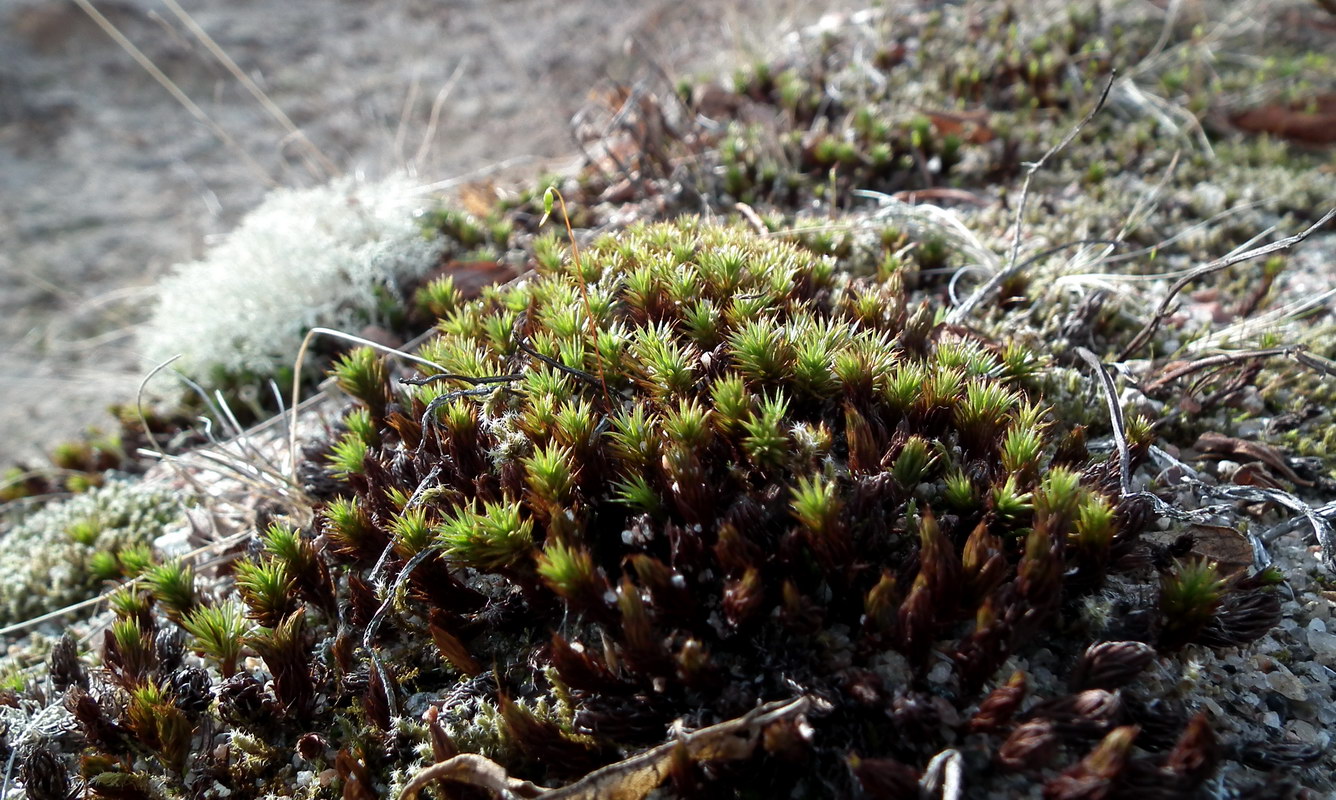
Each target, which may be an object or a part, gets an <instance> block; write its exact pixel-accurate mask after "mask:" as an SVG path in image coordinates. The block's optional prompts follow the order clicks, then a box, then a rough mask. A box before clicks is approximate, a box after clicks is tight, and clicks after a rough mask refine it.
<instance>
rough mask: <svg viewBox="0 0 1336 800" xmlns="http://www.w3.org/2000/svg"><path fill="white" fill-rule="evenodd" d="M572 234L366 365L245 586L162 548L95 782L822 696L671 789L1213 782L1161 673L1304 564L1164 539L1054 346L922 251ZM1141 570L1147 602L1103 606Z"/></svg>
mask: <svg viewBox="0 0 1336 800" xmlns="http://www.w3.org/2000/svg"><path fill="white" fill-rule="evenodd" d="M536 252H537V272H536V274H535V275H534V276H533V277H531V278H528V279H526V280H523V281H521V282H518V283H516V284H513V285H510V286H508V287H506V288H504V289H492V290H488V291H487V292H486V293H485V294H484V296H483V297H482V298H481V299H479V300H477V301H473V302H469V303H462V304H459V305H458V306H456V307H455V308H454V309H453V310H451V311H450V312H449V313H448V314H447V315H446V316H445V317H444V318H443V319H442V320H441V321H440V323H439V325H438V329H439V331H440V335H439V336H438V338H436V339H434V340H432V341H431V342H429V343H428V344H427V345H426V346H425V347H424V349H423V350H422V352H421V355H422V356H423V357H425V358H427V359H428V360H430V361H432V362H434V363H435V364H437V365H438V366H439V371H437V370H435V369H427V370H426V371H425V374H423V375H421V376H420V377H415V378H405V379H402V380H394V379H393V374H392V369H391V367H390V365H389V364H387V363H385V362H384V361H382V360H380V359H378V358H376V357H374V356H373V355H371V354H370V353H369V351H358V352H355V353H353V354H351V355H350V356H349V357H348V358H346V359H345V360H344V361H343V362H341V363H340V364H339V365H338V366H337V367H336V369H335V373H334V374H335V376H336V377H337V378H338V380H339V382H340V384H341V385H342V386H343V387H344V388H345V389H346V390H348V391H349V392H350V393H352V394H353V395H355V396H356V397H357V398H358V399H359V401H360V403H359V405H358V406H357V407H356V408H354V409H353V410H351V411H350V412H349V413H348V414H347V416H346V418H345V426H346V433H344V434H342V435H341V437H340V438H339V439H338V440H337V441H332V442H330V444H329V451H330V452H329V455H328V456H327V458H328V467H327V470H328V473H329V474H328V475H326V476H325V479H323V480H322V481H320V482H319V484H318V485H315V484H313V485H311V486H309V487H308V489H309V490H310V491H312V492H314V493H317V494H321V493H323V494H324V495H325V497H326V499H325V501H324V504H323V510H322V512H321V514H320V520H319V522H318V523H317V524H316V526H315V527H313V528H312V529H310V530H294V529H292V528H287V527H284V526H283V525H281V524H280V525H275V526H272V527H270V528H269V529H268V530H267V531H265V532H264V533H263V534H261V536H260V537H259V540H258V546H257V548H256V549H255V551H254V552H253V553H252V554H251V555H250V556H248V557H246V558H244V559H243V560H242V561H240V562H238V563H237V564H236V566H235V567H234V569H233V571H232V575H231V578H230V580H227V579H225V580H224V581H223V582H222V583H219V584H217V585H216V586H215V587H214V588H213V589H212V590H210V589H208V588H207V587H205V586H202V585H201V586H196V581H195V578H194V576H193V575H192V574H191V572H190V570H188V569H184V568H181V567H177V566H173V565H164V566H159V567H156V568H153V569H152V570H150V573H151V574H148V575H147V578H146V582H147V585H148V588H149V589H150V590H151V591H150V592H149V593H144V594H137V595H136V594H133V593H129V594H125V593H122V594H123V595H124V596H122V597H120V598H119V599H118V600H117V601H116V602H115V603H114V604H113V607H114V608H115V609H116V612H117V616H118V619H117V621H116V622H114V623H113V624H112V626H111V628H110V630H109V631H108V633H107V634H106V642H105V644H104V646H103V663H104V666H105V670H104V671H103V672H101V673H90V674H86V673H85V672H84V671H83V670H82V668H80V667H79V666H78V665H77V658H76V657H75V656H74V654H73V653H72V652H69V653H64V654H62V655H61V656H60V657H61V659H63V662H62V664H61V665H60V667H59V668H58V669H57V668H56V666H55V664H54V662H53V675H54V674H61V675H65V676H67V677H66V678H64V679H63V680H64V681H65V682H66V683H67V684H68V685H69V686H73V687H74V689H73V690H72V692H73V693H72V694H71V695H70V697H71V698H73V699H72V700H71V701H70V704H69V708H70V710H71V713H72V715H73V717H74V720H75V721H76V729H77V732H76V733H75V734H73V737H74V739H75V741H79V742H82V746H83V748H84V755H83V760H82V762H81V763H82V767H81V768H80V769H81V771H82V774H83V777H84V778H85V779H86V780H87V784H88V786H89V787H90V788H91V789H92V790H93V791H94V792H95V793H97V794H99V795H100V796H123V795H120V794H116V792H124V791H132V793H133V794H132V796H137V797H138V796H158V795H165V796H173V795H177V794H180V793H187V792H189V793H200V792H204V793H209V792H217V791H221V790H222V789H223V788H225V789H226V790H227V791H228V792H229V796H232V797H252V796H255V797H259V796H265V795H269V794H289V793H293V792H295V793H296V794H298V795H300V796H312V797H316V796H329V795H331V793H333V792H334V789H333V788H323V789H322V788H320V786H319V785H318V784H314V783H312V782H311V781H310V774H311V773H307V777H306V778H301V775H302V772H301V770H302V767H301V766H300V765H297V766H294V764H293V763H289V761H288V760H287V758H286V756H285V757H284V758H282V759H278V758H276V757H277V756H278V755H279V754H288V753H292V752H296V753H300V754H301V759H302V760H304V761H305V762H308V763H309V765H310V766H309V769H311V770H319V769H323V768H324V767H325V765H333V767H334V769H335V770H336V772H337V774H338V775H340V777H341V779H342V783H341V785H342V786H344V787H345V791H346V787H348V786H350V785H353V784H361V785H363V786H368V785H369V786H370V787H372V788H373V789H374V790H375V791H385V790H391V791H394V790H396V787H400V786H403V785H404V784H405V783H406V782H407V780H408V778H409V776H410V775H411V774H413V773H414V772H415V771H417V770H419V769H421V768H423V767H425V766H426V765H429V764H430V763H432V761H433V760H439V759H441V758H445V757H448V756H450V755H452V754H455V753H459V752H477V753H480V754H481V755H483V756H485V757H487V758H490V759H494V760H496V761H497V762H499V763H500V764H502V765H503V766H504V767H505V768H507V769H508V770H510V771H511V773H512V774H513V775H517V776H521V777H524V778H529V779H532V780H536V781H539V782H546V783H555V784H563V783H568V782H570V781H573V780H576V779H578V778H580V776H582V775H585V774H586V773H588V772H590V771H591V770H594V769H595V768H598V767H602V766H604V765H608V764H610V763H613V762H616V761H617V760H618V759H619V758H622V757H625V756H626V755H628V754H631V753H635V752H638V751H640V750H643V749H645V748H647V747H651V746H653V745H657V744H661V743H663V742H665V741H666V738H665V737H666V732H667V731H668V729H669V728H670V727H671V726H672V725H673V724H674V723H675V721H678V720H680V723H678V724H682V725H685V726H686V727H687V728H699V727H703V726H707V725H711V724H714V723H720V722H723V721H726V720H729V719H732V718H736V717H740V716H743V715H745V714H747V712H749V711H751V710H752V709H754V708H755V707H756V706H757V705H758V704H759V703H763V702H765V701H785V700H791V699H795V698H807V702H810V703H811V704H812V705H811V708H812V709H813V711H812V713H810V714H809V715H808V718H807V719H806V720H801V719H785V720H780V721H777V722H775V723H774V724H771V725H769V726H767V727H765V728H764V730H763V731H761V732H762V733H763V734H764V735H763V737H762V746H760V747H755V748H754V749H753V751H750V752H748V753H745V754H743V755H737V754H734V758H733V759H732V760H717V759H712V758H711V757H710V756H708V755H701V756H698V757H685V756H684V757H683V758H679V759H678V760H677V761H676V762H674V763H675V766H674V767H673V768H672V770H671V771H670V772H671V774H670V775H669V777H668V783H666V784H665V790H666V791H668V792H669V793H670V794H672V795H674V796H701V794H702V793H707V794H710V795H711V796H736V797H750V796H758V797H759V796H776V795H777V794H784V795H785V796H803V797H819V796H831V795H850V794H855V793H859V792H861V793H863V794H865V795H867V796H872V797H902V796H917V795H916V793H917V791H918V788H917V787H918V783H917V782H918V780H919V779H920V776H921V775H922V774H923V772H924V770H925V769H927V768H928V767H929V763H930V762H932V761H933V759H934V758H935V757H937V756H939V755H941V754H944V753H948V751H950V752H953V753H955V755H954V756H951V758H953V759H957V760H958V763H957V766H959V767H960V768H963V769H964V770H965V773H966V774H967V775H968V776H969V779H970V781H971V783H972V785H977V786H981V787H982V786H993V787H995V788H997V789H998V790H999V791H1008V790H1010V788H1014V787H1018V786H1026V785H1029V786H1039V785H1043V786H1046V787H1048V789H1047V790H1048V791H1051V792H1060V791H1065V789H1062V787H1065V786H1068V785H1072V784H1074V783H1078V782H1081V781H1095V782H1097V783H1099V784H1100V785H1103V786H1106V787H1109V788H1120V789H1129V788H1130V787H1134V786H1138V785H1144V784H1145V783H1148V782H1154V783H1157V784H1162V785H1164V786H1169V787H1171V789H1170V790H1169V793H1168V794H1166V795H1165V796H1175V797H1191V796H1194V793H1195V792H1196V791H1197V790H1198V788H1199V787H1201V786H1202V785H1203V784H1204V782H1205V781H1206V780H1208V779H1209V778H1210V776H1211V774H1212V773H1213V771H1214V768H1215V766H1216V764H1217V763H1218V759H1219V752H1218V748H1217V743H1216V741H1215V737H1214V735H1213V734H1212V733H1211V728H1210V725H1209V723H1208V722H1207V720H1206V719H1205V718H1204V717H1197V718H1188V717H1187V716H1185V715H1184V716H1173V715H1170V716H1169V717H1166V716H1165V712H1164V709H1163V708H1162V707H1160V706H1155V704H1154V701H1155V700H1156V699H1157V698H1155V697H1151V696H1145V697H1143V696H1139V695H1138V694H1137V693H1136V691H1135V689H1134V688H1133V687H1134V685H1135V679H1136V677H1137V675H1138V674H1139V673H1140V672H1141V671H1142V670H1143V669H1144V668H1145V667H1146V666H1147V665H1148V664H1150V663H1151V662H1152V661H1153V660H1154V658H1155V657H1156V655H1157V653H1158V654H1161V655H1164V656H1167V657H1172V654H1173V653H1174V652H1175V651H1177V650H1178V649H1179V648H1181V647H1182V646H1184V645H1185V644H1188V643H1192V642H1196V643H1201V644H1206V645H1211V646H1228V645H1232V644H1240V643H1244V642H1247V641H1250V640H1252V639H1253V638H1255V637H1257V636H1260V635H1262V634H1263V633H1264V632H1265V631H1266V630H1267V629H1268V628H1269V627H1270V625H1271V624H1273V623H1274V621H1275V619H1276V615H1277V611H1276V600H1275V597H1274V596H1273V594H1272V593H1271V590H1270V589H1269V588H1268V586H1267V584H1268V582H1269V580H1270V578H1269V576H1267V575H1266V574H1262V575H1257V576H1251V577H1250V576H1244V575H1235V576H1225V575H1222V574H1220V573H1219V572H1218V571H1217V570H1216V569H1215V568H1214V567H1213V566H1211V565H1209V564H1202V563H1197V562H1182V563H1180V562H1175V561H1174V558H1173V555H1174V552H1173V549H1172V548H1170V549H1166V548H1164V547H1159V546H1152V545H1149V544H1147V543H1146V542H1144V541H1142V540H1141V538H1140V534H1141V531H1142V529H1143V528H1144V526H1145V525H1146V522H1147V520H1148V519H1149V516H1148V513H1147V509H1146V507H1145V505H1144V503H1143V501H1141V500H1139V499H1138V498H1136V497H1135V496H1129V497H1125V498H1121V497H1120V496H1119V494H1118V490H1117V486H1118V481H1117V474H1118V464H1117V455H1116V454H1115V455H1114V456H1113V458H1112V459H1109V458H1105V457H1092V456H1091V455H1090V454H1088V453H1087V452H1086V450H1085V447H1084V445H1083V443H1082V440H1081V436H1080V432H1079V430H1078V429H1069V428H1068V427H1066V426H1065V425H1064V424H1063V423H1062V422H1061V421H1060V420H1058V419H1054V418H1052V416H1051V415H1050V414H1049V413H1048V411H1047V408H1046V406H1045V404H1044V398H1043V397H1042V396H1041V395H1040V394H1039V393H1038V392H1037V391H1036V389H1035V385H1034V384H1033V382H1032V377H1033V372H1034V370H1035V368H1036V362H1035V359H1034V358H1033V356H1031V355H1030V354H1028V353H1024V352H1021V351H1019V350H1017V349H1015V348H1003V347H999V346H997V345H996V344H995V343H992V342H988V341H983V340H981V339H979V338H978V337H977V336H974V335H971V334H969V333H968V332H967V331H965V330H963V329H955V328H951V327H949V326H945V325H943V324H941V323H940V322H938V321H937V316H938V314H937V311H936V310H935V309H934V308H933V307H932V306H930V305H928V304H910V303H909V302H908V299H907V294H906V292H905V290H904V287H903V285H902V281H901V276H899V275H898V274H897V273H889V274H885V275H882V276H881V277H874V276H869V277H862V278H857V277H853V276H851V275H849V274H846V273H843V272H839V271H837V270H834V269H833V262H832V261H831V260H830V259H828V258H824V257H820V256H816V255H814V254H812V253H810V252H809V251H806V250H803V249H800V248H796V247H794V246H792V245H789V244H785V243H782V242H778V241H776V240H774V239H772V238H763V237H759V236H756V235H755V234H752V233H749V232H747V231H745V230H743V229H739V228H726V227H718V226H715V225H710V224H705V223H702V222H699V221H697V220H693V219H685V220H682V221H680V222H678V223H676V224H673V225H653V226H637V227H635V228H633V229H631V230H629V231H625V232H623V233H622V234H620V235H617V236H607V237H604V238H601V239H599V240H598V241H596V242H595V243H594V244H593V245H592V246H591V247H589V248H588V249H587V250H585V251H583V252H580V253H579V255H578V257H577V256H575V254H573V253H568V252H567V251H565V250H564V249H563V248H560V247H558V246H557V245H555V243H554V242H552V241H550V240H549V241H547V242H546V243H540V244H539V246H538V247H537V248H536ZM1145 435H1146V432H1145V430H1144V429H1140V430H1139V431H1134V433H1133V448H1132V450H1131V453H1130V455H1131V457H1133V458H1140V457H1141V455H1142V454H1143V452H1144V444H1145V441H1146V439H1145ZM330 477H333V478H334V479H335V480H334V482H331V481H330V480H329V478H330ZM1121 597H1129V598H1140V599H1141V600H1142V601H1143V602H1142V603H1141V607H1140V608H1139V610H1138V611H1137V613H1133V614H1130V615H1129V616H1127V617H1126V618H1125V619H1119V620H1116V621H1114V622H1112V623H1110V622H1108V621H1107V620H1104V621H1099V622H1096V621H1092V617H1091V614H1090V613H1089V611H1088V609H1089V608H1090V606H1091V603H1092V602H1093V603H1095V604H1096V605H1099V604H1100V603H1105V604H1107V603H1109V602H1112V601H1111V600H1110V598H1121ZM178 627H179V628H183V629H184V630H185V631H188V632H189V634H190V638H189V639H188V643H189V646H190V647H191V649H193V650H194V651H195V652H196V653H198V654H200V655H201V656H203V658H204V659H205V663H206V664H207V665H208V668H207V669H204V668H201V667H200V666H194V665H192V664H191V661H190V660H189V659H186V658H185V656H184V652H183V650H182V647H181V644H182V640H181V639H180V638H179V636H180V634H179V633H178V632H177V631H176V629H177V628H178ZM1040 644H1042V645H1043V652H1044V653H1045V654H1046V655H1045V659H1046V661H1045V665H1046V666H1045V667H1044V669H1043V670H1042V671H1041V672H1042V675H1043V676H1044V677H1040V676H1039V674H1035V675H1027V674H1026V672H1025V666H1024V665H1025V664H1026V663H1027V662H1026V659H1027V658H1028V657H1029V656H1030V655H1032V654H1033V653H1034V652H1035V651H1036V649H1037V647H1038V645H1040ZM66 649H69V648H68V646H67V647H66ZM248 650H250V651H253V652H255V653H256V654H258V655H259V656H260V660H248V659H246V658H245V655H246V652H247V651H248ZM196 663H198V662H196ZM60 688H62V689H64V688H65V687H60ZM211 698H213V699H212V700H211ZM447 698H448V699H447ZM432 708H434V709H435V710H431V709H432ZM424 711H426V712H427V713H426V715H425V716H424V717H423V720H424V723H418V722H417V721H415V720H416V718H417V717H419V716H420V715H423V714H424ZM1138 724H1140V725H1144V726H1146V727H1147V729H1150V726H1151V725H1152V724H1153V725H1154V726H1155V727H1154V735H1146V736H1140V737H1137V736H1134V731H1135V727H1134V726H1136V725H1138ZM223 735H226V736H227V739H228V741H230V745H229V746H226V747H222V748H220V747H218V746H217V742H218V741H219V738H218V737H220V736H223ZM200 737H204V738H200ZM1134 745H1135V747H1134ZM135 752H138V753H141V754H145V753H147V754H151V757H150V758H148V759H143V758H140V759H138V760H131V759H130V754H131V753H135ZM433 753H434V755H433ZM744 756H745V757H744ZM30 761H31V759H30ZM57 763H58V762H57ZM299 763H300V762H299ZM1110 764H1114V765H1116V768H1114V767H1112V766H1109V765H1110ZM1059 773H1060V774H1059ZM303 781H304V782H303ZM127 787H131V788H127ZM294 787H298V788H296V789H294ZM331 787H332V784H331ZM1060 796H1067V795H1060ZM1072 796H1076V795H1072Z"/></svg>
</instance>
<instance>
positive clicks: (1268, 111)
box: [1229, 92, 1336, 145]
mask: <svg viewBox="0 0 1336 800" xmlns="http://www.w3.org/2000/svg"><path fill="white" fill-rule="evenodd" d="M1229 121H1230V122H1232V123H1234V127H1236V128H1238V129H1240V130H1243V131H1246V132H1248V133H1269V134H1271V135H1273V136H1280V137H1282V138H1285V139H1289V140H1291V141H1295V142H1302V143H1304V144H1312V145H1329V144H1332V143H1336V93H1333V92H1328V93H1326V94H1320V95H1317V96H1315V97H1311V98H1308V99H1307V100H1300V101H1298V102H1295V103H1291V104H1290V105H1288V106H1284V105H1279V104H1272V105H1265V106H1258V107H1257V108H1250V109H1248V110H1247V111H1242V112H1239V113H1236V114H1232V115H1230V117H1229Z"/></svg>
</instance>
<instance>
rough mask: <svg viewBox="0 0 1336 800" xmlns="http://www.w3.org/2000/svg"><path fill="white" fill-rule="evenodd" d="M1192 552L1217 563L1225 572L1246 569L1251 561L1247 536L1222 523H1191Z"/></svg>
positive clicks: (1251, 552)
mask: <svg viewBox="0 0 1336 800" xmlns="http://www.w3.org/2000/svg"><path fill="white" fill-rule="evenodd" d="M1192 538H1193V539H1194V542H1193V545H1192V552H1193V554H1194V555H1198V556H1201V557H1202V558H1207V559H1210V560H1211V561H1214V562H1215V563H1217V564H1219V565H1220V567H1221V569H1223V570H1224V571H1225V572H1237V571H1239V570H1242V569H1248V568H1249V567H1251V566H1252V563H1253V551H1252V545H1251V544H1250V543H1249V542H1248V537H1247V536H1244V535H1243V534H1241V533H1239V532H1238V531H1236V530H1234V529H1233V528H1227V527H1225V526H1223V525H1193V526H1192Z"/></svg>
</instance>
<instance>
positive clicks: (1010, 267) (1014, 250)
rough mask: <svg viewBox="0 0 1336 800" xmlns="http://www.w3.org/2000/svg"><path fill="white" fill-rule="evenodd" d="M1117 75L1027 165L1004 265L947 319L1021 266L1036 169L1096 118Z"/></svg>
mask: <svg viewBox="0 0 1336 800" xmlns="http://www.w3.org/2000/svg"><path fill="white" fill-rule="evenodd" d="M1117 77H1118V73H1117V72H1113V73H1112V74H1110V75H1109V80H1108V82H1106V83H1105V84H1104V91H1102V92H1100V95H1099V100H1097V101H1096V102H1095V107H1094V108H1092V109H1090V111H1088V112H1086V115H1085V116H1084V117H1082V118H1081V121H1080V122H1078V123H1076V126H1075V127H1073V128H1072V129H1071V130H1070V131H1068V132H1067V135H1066V136H1064V137H1062V141H1060V142H1058V143H1057V144H1056V145H1054V146H1053V147H1051V148H1049V150H1048V152H1046V153H1044V154H1043V155H1042V156H1040V158H1039V160H1038V161H1035V162H1032V163H1031V164H1030V165H1029V166H1028V167H1026V169H1025V182H1024V183H1022V184H1021V199H1020V201H1019V202H1018V203H1017V204H1016V219H1015V222H1014V223H1013V224H1012V229H1011V252H1010V253H1009V254H1008V256H1007V265H1006V267H1004V268H1002V269H1001V270H998V271H997V272H996V273H994V274H993V277H991V278H989V279H988V280H987V281H985V282H984V284H983V285H982V286H980V287H979V288H978V289H975V290H974V294H972V295H970V296H969V297H967V298H965V302H963V303H961V304H960V305H959V306H956V307H955V308H954V309H952V310H951V313H950V314H949V315H948V316H947V320H948V321H949V322H952V323H958V322H960V321H961V320H962V319H964V318H965V317H966V316H968V315H969V313H970V312H971V311H973V310H974V309H975V307H977V306H978V305H979V303H982V302H983V301H984V298H986V297H988V296H989V295H991V294H992V293H993V292H995V291H997V288H998V287H999V286H1001V285H1002V284H1003V283H1004V282H1006V281H1007V280H1008V279H1009V278H1011V276H1012V275H1014V274H1015V273H1016V270H1018V269H1020V267H1021V264H1020V263H1019V260H1020V254H1021V223H1022V222H1023V221H1024V220H1025V206H1026V204H1027V203H1028V202H1029V200H1030V182H1031V181H1032V180H1034V175H1035V173H1036V172H1038V171H1039V170H1040V169H1042V168H1043V166H1044V164H1045V163H1046V162H1047V161H1048V160H1049V159H1050V158H1052V157H1053V156H1055V155H1057V154H1058V153H1060V152H1061V151H1062V150H1064V149H1066V147H1067V145H1069V144H1071V143H1072V140H1074V139H1075V138H1076V137H1077V136H1079V135H1080V134H1081V131H1082V130H1083V129H1084V128H1085V126H1086V125H1088V124H1089V123H1090V120H1092V119H1094V118H1095V115H1096V114H1098V113H1099V110H1100V109H1101V108H1103V107H1104V101H1106V100H1108V99H1109V90H1110V89H1111V88H1113V81H1114V79H1115V78H1117Z"/></svg>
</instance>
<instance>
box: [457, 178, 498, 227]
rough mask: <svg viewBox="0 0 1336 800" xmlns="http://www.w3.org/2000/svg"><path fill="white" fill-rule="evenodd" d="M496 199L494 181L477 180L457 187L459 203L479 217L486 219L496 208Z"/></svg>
mask: <svg viewBox="0 0 1336 800" xmlns="http://www.w3.org/2000/svg"><path fill="white" fill-rule="evenodd" d="M497 199H498V195H497V193H496V183H495V182H494V181H490V180H487V181H477V182H474V183H466V184H464V185H463V186H461V187H459V204H460V205H461V206H463V208H464V210H465V211H467V212H469V213H470V214H472V215H473V216H475V217H477V218H479V219H486V218H487V217H488V216H489V215H490V214H491V213H492V211H493V210H495V209H496V201H497Z"/></svg>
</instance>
